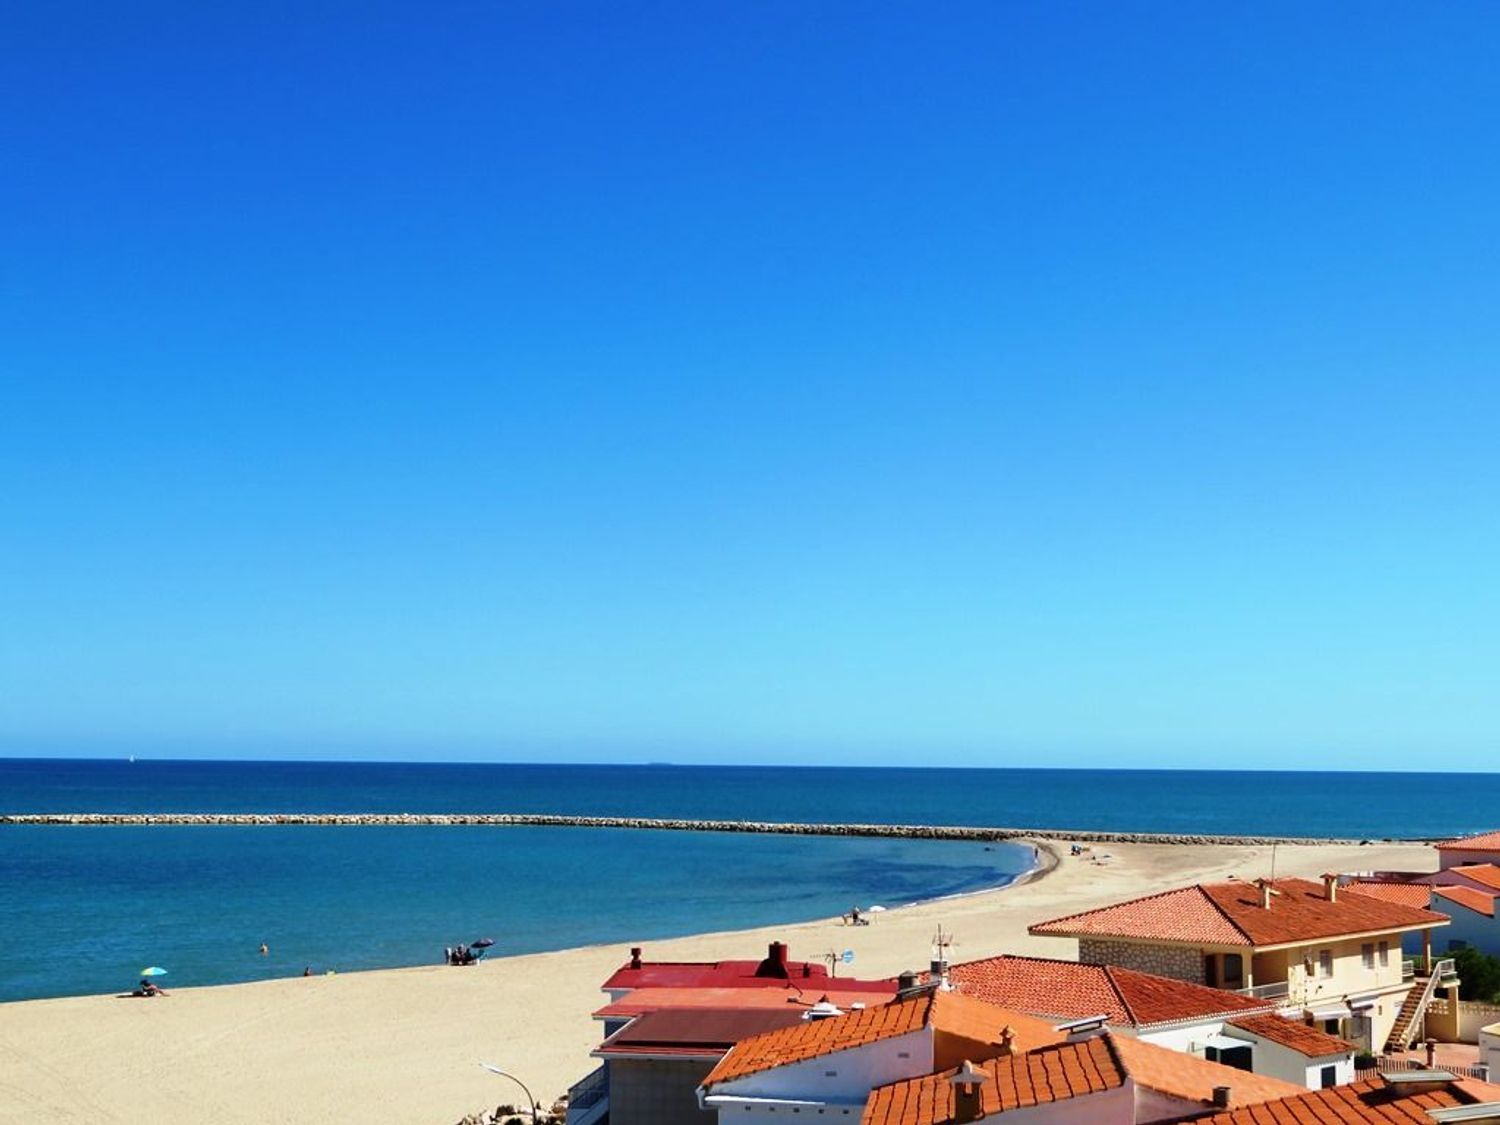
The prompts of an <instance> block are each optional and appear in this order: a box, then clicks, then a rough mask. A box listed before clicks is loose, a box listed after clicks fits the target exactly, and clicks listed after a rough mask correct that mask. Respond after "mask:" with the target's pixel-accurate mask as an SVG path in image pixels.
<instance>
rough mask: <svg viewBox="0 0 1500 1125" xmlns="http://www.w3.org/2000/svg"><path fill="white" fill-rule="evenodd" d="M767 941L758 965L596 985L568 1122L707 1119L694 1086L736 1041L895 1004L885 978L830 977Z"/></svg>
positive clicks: (640, 974) (667, 1123)
mask: <svg viewBox="0 0 1500 1125" xmlns="http://www.w3.org/2000/svg"><path fill="white" fill-rule="evenodd" d="M787 953H788V951H787V947H786V945H785V944H783V943H781V942H772V943H771V945H770V948H769V950H768V951H767V955H766V957H765V958H763V959H762V960H760V961H709V962H682V961H676V962H672V961H667V962H661V961H657V962H653V961H647V960H646V959H645V958H644V957H643V955H642V950H641V949H640V948H635V949H632V950H631V951H630V959H629V960H628V961H626V962H625V964H624V965H622V966H621V967H620V968H619V969H618V970H616V971H615V972H614V973H613V974H612V975H611V976H610V977H609V979H608V980H606V981H605V982H604V985H603V991H604V992H605V994H606V995H607V996H608V997H609V1001H610V1002H609V1003H608V1004H606V1005H605V1006H604V1007H602V1008H600V1009H599V1010H598V1011H597V1012H595V1013H594V1016H595V1018H596V1019H599V1020H600V1021H602V1023H603V1025H604V1026H603V1036H602V1038H603V1042H601V1043H600V1045H599V1046H598V1048H596V1049H595V1050H594V1052H593V1056H594V1057H595V1058H597V1059H598V1060H599V1067H598V1068H597V1069H596V1070H594V1071H593V1072H592V1073H591V1074H589V1075H588V1076H587V1077H586V1078H584V1079H583V1080H582V1081H581V1082H579V1083H577V1084H576V1085H575V1086H574V1087H573V1088H572V1090H571V1091H569V1102H568V1125H596V1123H600V1122H604V1121H606V1120H607V1121H608V1122H609V1123H610V1125H689V1123H693V1122H696V1123H698V1125H702V1123H703V1122H712V1120H713V1113H712V1112H708V1113H705V1112H704V1111H703V1110H702V1109H700V1107H699V1105H698V1097H697V1089H698V1084H699V1083H700V1082H701V1081H702V1080H703V1079H704V1078H705V1077H706V1076H707V1074H708V1073H709V1071H711V1070H712V1069H713V1068H714V1066H715V1064H716V1063H718V1061H719V1060H720V1059H721V1058H722V1057H723V1056H724V1054H725V1052H727V1051H728V1050H729V1049H730V1048H731V1047H732V1046H734V1044H735V1043H737V1042H738V1041H739V1040H740V1039H743V1038H746V1037H749V1036H753V1035H756V1034H759V1033H762V1032H765V1031H769V1030H772V1029H776V1028H783V1027H788V1026H791V1025H795V1024H799V1023H802V1022H803V1021H805V1020H807V1019H809V1018H822V1017H826V1016H829V1015H834V1014H839V1013H842V1012H843V1011H846V1010H855V1011H857V1010H859V1009H861V1008H863V1007H865V1006H876V1005H881V1004H885V1003H887V1002H889V1001H890V1000H892V999H894V998H895V994H896V985H895V983H894V982H892V981H884V980H874V981H860V980H857V979H851V978H838V977H834V976H833V975H832V974H831V973H830V972H829V970H828V968H827V967H826V966H824V965H821V964H817V963H814V962H806V961H801V962H799V961H792V960H790V959H789V958H788V955H787Z"/></svg>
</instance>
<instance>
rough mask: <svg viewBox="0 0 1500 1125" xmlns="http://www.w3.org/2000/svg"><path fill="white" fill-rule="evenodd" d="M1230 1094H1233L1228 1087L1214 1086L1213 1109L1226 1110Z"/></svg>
mask: <svg viewBox="0 0 1500 1125" xmlns="http://www.w3.org/2000/svg"><path fill="white" fill-rule="evenodd" d="M1232 1094H1233V1091H1232V1090H1231V1089H1230V1088H1229V1087H1228V1086H1215V1087H1214V1108H1215V1109H1228V1108H1229V1099H1230V1096H1231V1095H1232Z"/></svg>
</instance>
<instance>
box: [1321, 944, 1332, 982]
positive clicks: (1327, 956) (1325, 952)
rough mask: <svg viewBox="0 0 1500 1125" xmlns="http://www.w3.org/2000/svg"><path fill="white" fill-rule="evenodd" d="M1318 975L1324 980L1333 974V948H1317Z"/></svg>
mask: <svg viewBox="0 0 1500 1125" xmlns="http://www.w3.org/2000/svg"><path fill="white" fill-rule="evenodd" d="M1318 976H1320V977H1322V978H1323V979H1324V980H1327V979H1328V978H1329V977H1331V976H1333V950H1331V949H1320V950H1318Z"/></svg>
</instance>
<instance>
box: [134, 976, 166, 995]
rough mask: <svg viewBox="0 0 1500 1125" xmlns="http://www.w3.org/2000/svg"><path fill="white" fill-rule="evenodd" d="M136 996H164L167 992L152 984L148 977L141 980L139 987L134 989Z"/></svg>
mask: <svg viewBox="0 0 1500 1125" xmlns="http://www.w3.org/2000/svg"><path fill="white" fill-rule="evenodd" d="M135 994H136V995H137V996H165V995H166V994H167V990H166V989H164V988H161V987H160V986H158V985H156V984H153V983H152V981H151V980H150V979H149V978H148V977H142V978H141V987H140V988H138V989H136V993H135Z"/></svg>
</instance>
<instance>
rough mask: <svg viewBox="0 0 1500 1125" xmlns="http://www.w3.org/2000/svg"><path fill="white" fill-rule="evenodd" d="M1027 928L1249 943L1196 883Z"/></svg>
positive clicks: (1070, 934) (1044, 931)
mask: <svg viewBox="0 0 1500 1125" xmlns="http://www.w3.org/2000/svg"><path fill="white" fill-rule="evenodd" d="M1030 932H1031V933H1033V934H1037V935H1040V936H1044V937H1046V936H1054V935H1056V936H1061V937H1077V936H1084V937H1088V936H1095V935H1097V936H1101V937H1135V938H1162V939H1164V940H1171V941H1189V942H1204V943H1206V944H1209V945H1249V944H1250V942H1249V940H1248V939H1247V938H1246V937H1245V935H1244V934H1242V933H1240V931H1239V930H1238V929H1237V928H1236V927H1235V925H1234V924H1233V923H1232V922H1230V920H1229V919H1228V918H1226V917H1225V916H1224V912H1223V911H1222V910H1220V909H1219V908H1218V907H1217V906H1215V905H1214V902H1213V900H1212V899H1211V898H1209V897H1208V895H1206V894H1205V893H1204V891H1203V887H1201V886H1192V887H1182V888H1181V889H1179V890H1175V891H1163V892H1161V893H1160V894H1154V895H1147V896H1146V897H1145V898H1135V899H1131V900H1130V901H1129V902H1121V903H1116V904H1115V905H1114V906H1105V907H1101V908H1100V909H1098V910H1087V911H1084V912H1083V913H1082V914H1070V915H1068V916H1067V917H1066V918H1055V919H1053V920H1052V921H1050V922H1039V923H1037V924H1036V925H1034V926H1032V927H1030ZM1169 934H1170V937H1169V936H1168V935H1169Z"/></svg>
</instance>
